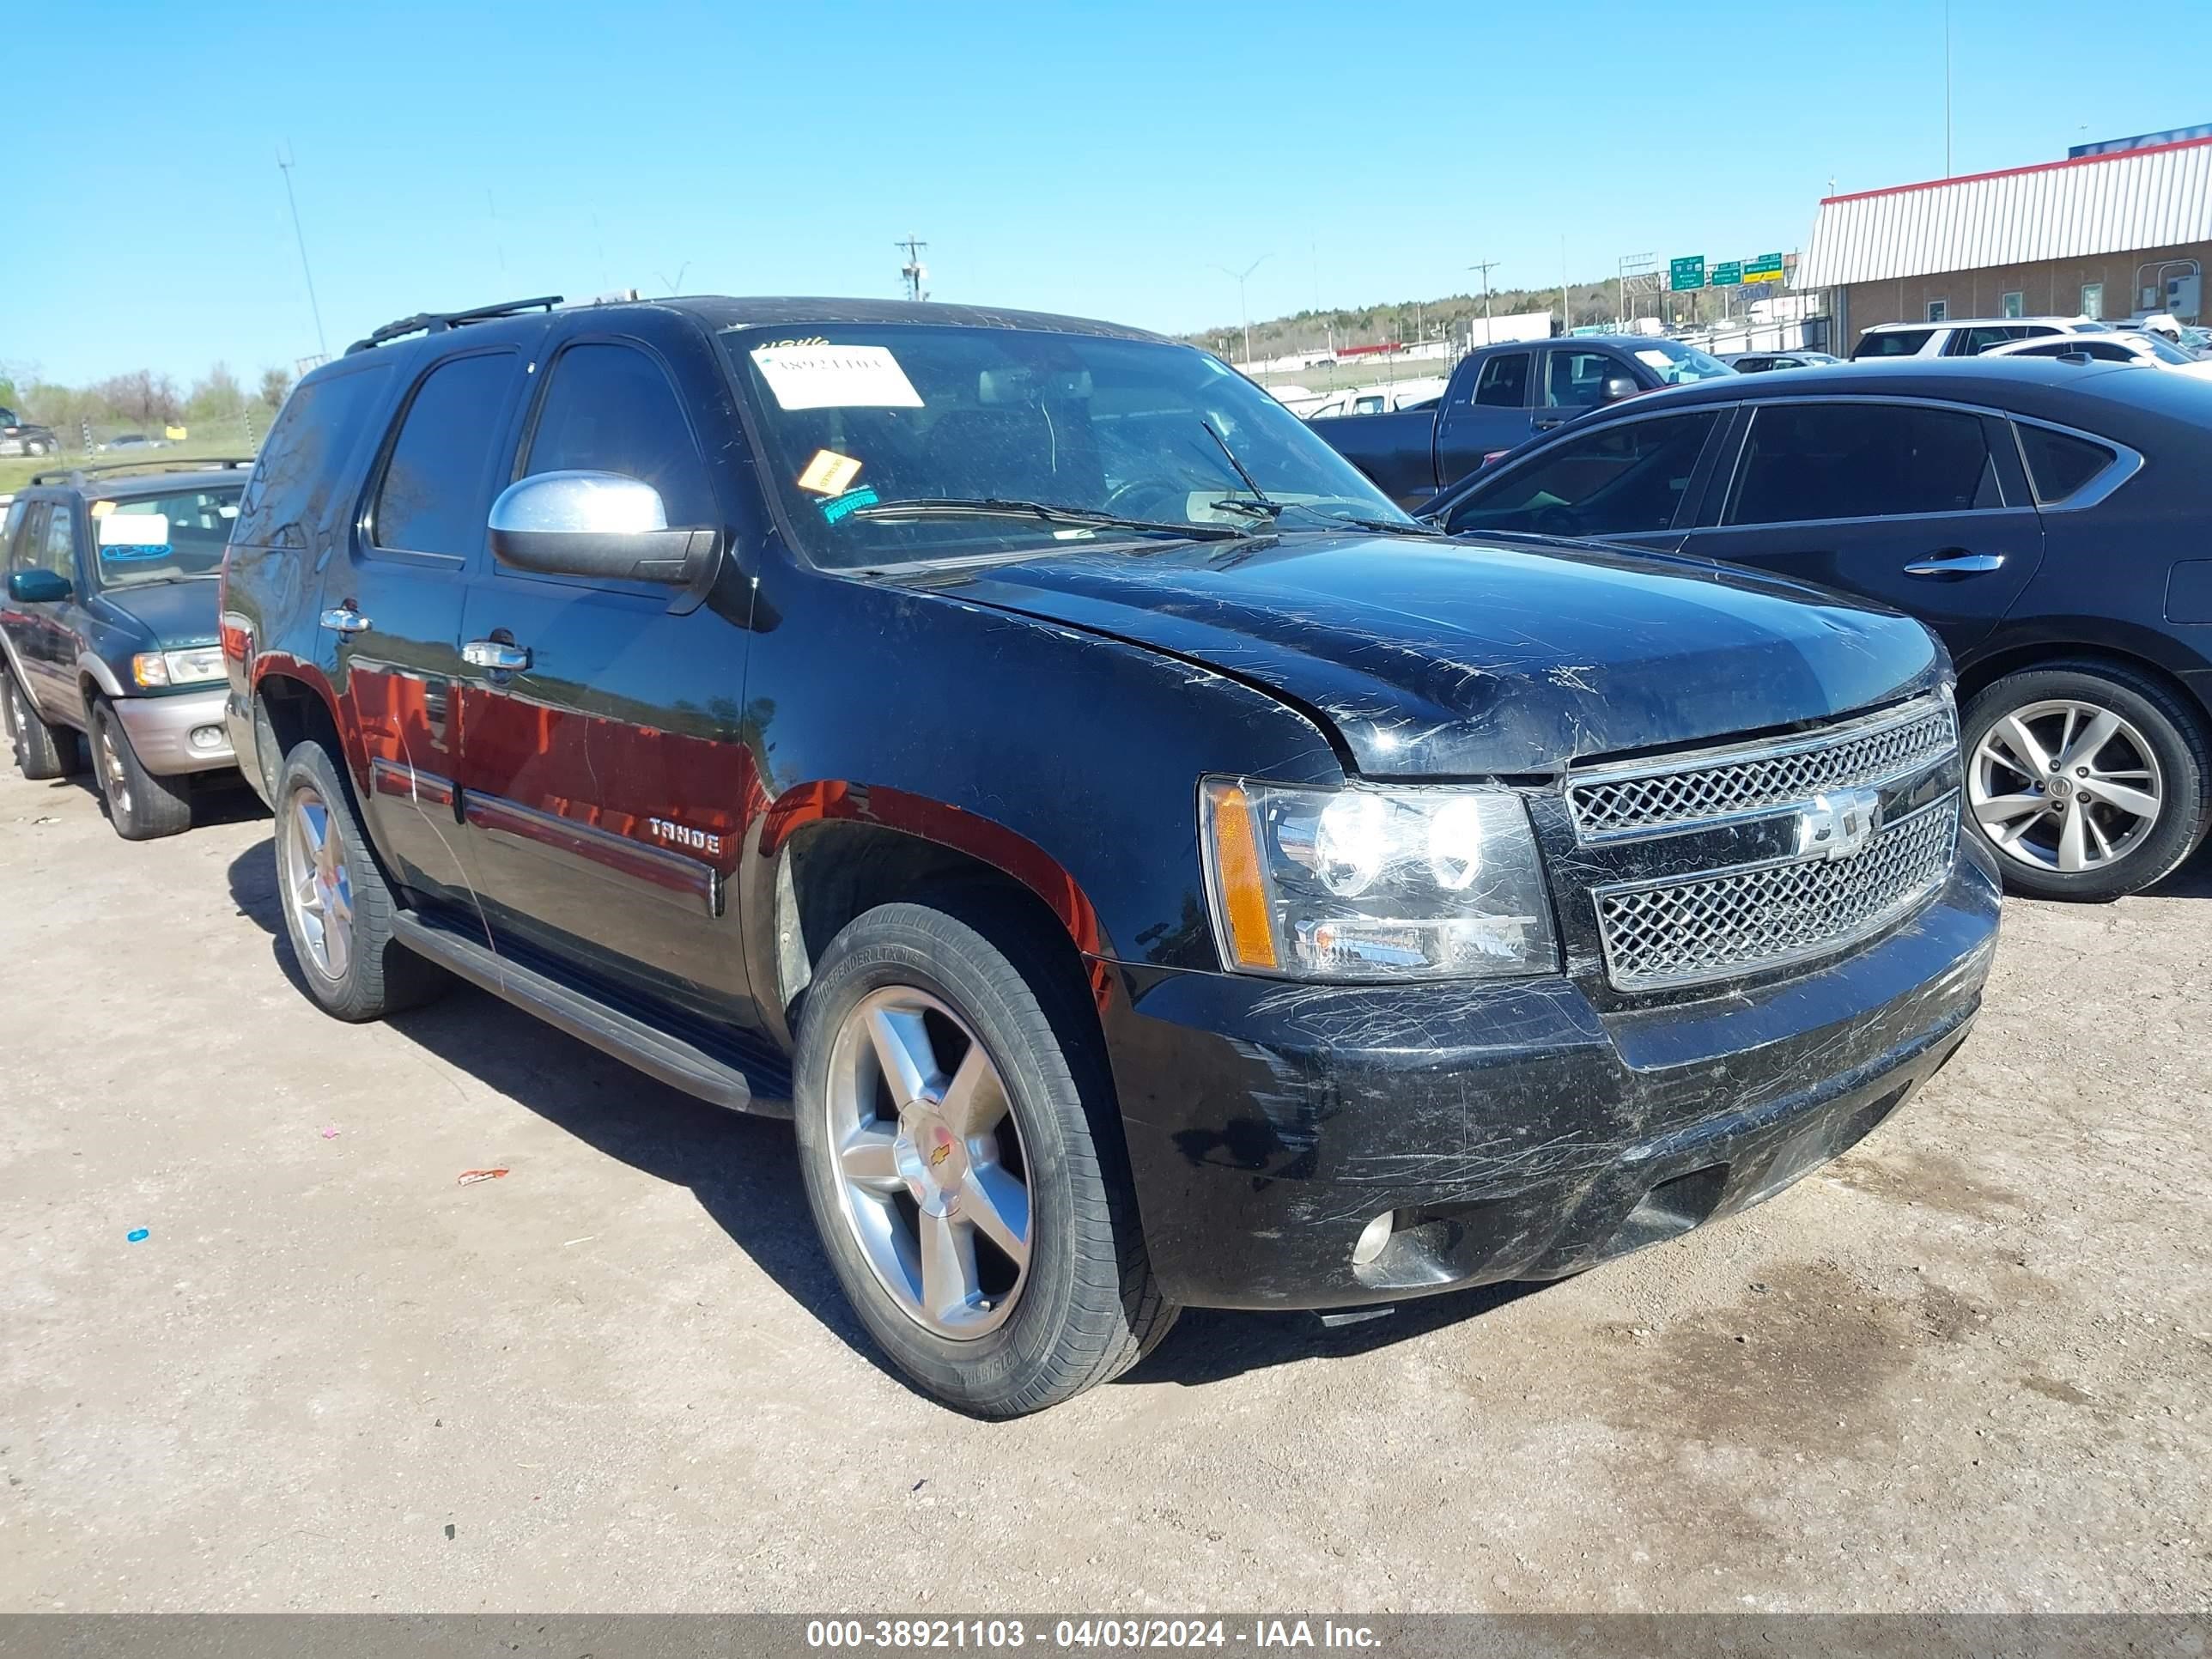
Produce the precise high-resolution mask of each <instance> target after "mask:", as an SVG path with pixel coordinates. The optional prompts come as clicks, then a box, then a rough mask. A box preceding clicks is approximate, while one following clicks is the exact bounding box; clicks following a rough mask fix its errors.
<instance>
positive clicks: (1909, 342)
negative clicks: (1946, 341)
mask: <svg viewBox="0 0 2212 1659" xmlns="http://www.w3.org/2000/svg"><path fill="white" fill-rule="evenodd" d="M1933 333H1935V330H1934V329H1932V328H1893V329H1890V330H1887V331H1885V332H1883V333H1881V334H1869V335H1868V336H1866V337H1864V338H1863V339H1862V340H1861V341H1860V342H1859V343H1858V345H1857V348H1856V349H1854V350H1853V351H1852V353H1851V356H1854V357H1910V356H1912V355H1913V353H1915V352H1917V351H1918V350H1919V349H1920V348H1921V347H1923V346H1924V345H1926V344H1927V343H1928V337H1929V335H1931V334H1933Z"/></svg>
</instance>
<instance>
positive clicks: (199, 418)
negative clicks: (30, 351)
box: [0, 363, 292, 433]
mask: <svg viewBox="0 0 2212 1659" xmlns="http://www.w3.org/2000/svg"><path fill="white" fill-rule="evenodd" d="M291 389H292V376H291V374H290V372H289V370H286V369H282V368H264V369H263V370H262V371H261V379H260V382H259V384H258V385H257V386H254V387H253V388H252V390H250V391H249V390H248V389H247V388H246V386H243V385H242V384H240V380H239V378H238V376H237V375H235V374H232V373H231V371H230V368H229V366H228V364H224V363H217V364H216V365H215V366H214V367H213V368H210V369H209V370H208V372H207V373H206V374H204V375H202V376H200V377H199V378H198V379H197V380H194V381H193V382H192V383H191V386H189V387H188V388H179V386H178V385H177V383H176V381H175V380H174V379H173V378H172V377H171V376H169V375H167V374H161V373H158V372H157V371H155V370H153V369H150V368H139V369H133V370H131V372H130V373H128V374H111V375H109V376H108V377H107V378H106V380H94V381H93V382H91V383H90V384H89V385H86V386H64V385H61V384H59V383H58V382H57V381H52V380H46V379H44V378H43V377H41V376H40V375H38V374H35V373H33V372H30V371H27V370H10V369H9V368H8V366H6V365H4V364H0V405H4V406H6V407H8V408H10V409H13V410H16V411H17V413H19V414H20V415H21V416H22V417H23V418H24V419H25V420H27V421H35V422H38V423H39V424H40V425H42V426H50V427H52V428H54V430H55V431H57V432H60V433H71V432H74V431H76V429H77V428H78V427H79V426H80V425H81V424H84V423H89V424H91V425H93V426H94V427H100V428H109V427H119V426H136V427H148V428H151V427H157V426H184V427H188V428H189V427H192V426H222V425H230V424H235V423H236V422H240V421H242V420H243V419H245V418H246V416H248V415H251V416H253V418H254V419H255V420H256V421H258V422H259V423H260V425H261V427H262V428H263V429H264V431H265V430H266V429H267V428H268V422H269V418H270V416H273V415H274V414H275V413H276V410H277V408H278V406H279V405H280V404H283V401H284V394H285V393H286V392H289V391H290V390H291Z"/></svg>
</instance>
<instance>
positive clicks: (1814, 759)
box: [1567, 698, 1959, 842]
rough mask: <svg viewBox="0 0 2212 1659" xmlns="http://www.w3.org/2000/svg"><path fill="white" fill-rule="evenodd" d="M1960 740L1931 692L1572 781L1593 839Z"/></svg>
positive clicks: (1943, 749) (1888, 769)
mask: <svg viewBox="0 0 2212 1659" xmlns="http://www.w3.org/2000/svg"><path fill="white" fill-rule="evenodd" d="M1958 746H1959V728H1958V720H1957V718H1956V716H1955V715H1954V713H1953V711H1952V708H1951V705H1950V704H1949V703H1948V702H1938V701H1936V700H1935V699H1932V698H1930V699H1926V700H1923V701H1922V702H1916V703H1912V704H1909V705H1907V706H1906V707H1905V708H1896V709H1891V710H1889V711H1887V713H1885V714H1880V715H1876V716H1875V717H1873V718H1872V719H1870V720H1854V721H1850V722H1848V723H1846V724H1844V725H1841V726H1829V727H1827V728H1826V729H1825V730H1822V731H1820V732H1811V733H1808V734H1807V735H1805V736H1803V737H1800V738H1786V739H1784V740H1782V741H1779V742H1773V743H1758V744H1741V745H1737V746H1735V747H1733V748H1729V749H1710V750H1705V751H1703V752H1702V753H1700V754H1698V755H1695V756H1687V757H1681V758H1680V759H1678V760H1674V761H1671V762H1668V761H1652V762H1631V763H1626V764H1624V765H1620V766H1608V767H1602V768H1599V769H1595V770H1592V771H1589V772H1587V773H1582V774H1579V775H1576V776H1574V777H1572V778H1571V779H1570V780H1569V781H1568V784H1567V804H1568V806H1569V808H1570V810H1571V811H1572V812H1573V813H1574V818H1575V829H1576V833H1577V836H1579V837H1580V838H1581V839H1582V840H1583V841H1585V842H1595V841H1608V840H1612V839H1613V838H1615V837H1617V836H1638V835H1651V834H1655V833H1662V832H1666V831H1671V830H1676V829H1691V828H1694V827H1695V826H1697V825H1699V824H1702V823H1717V822H1719V821H1721V820H1723V819H1727V818H1732V817H1743V816H1745V815H1746V814H1748V813H1754V812H1760V811H1769V810H1771V809H1774V808H1777V807H1783V806H1792V805H1798V804H1800V803H1802V802H1804V801H1808V800H1810V799H1812V798H1813V797H1814V795H1817V794H1819V793H1821V792H1822V791H1824V790H1830V789H1844V788H1849V787H1852V786H1854V785H1857V784H1869V783H1874V782H1877V781H1881V780H1884V779H1887V778H1893V777H1898V776H1901V775H1905V774H1908V773H1911V772H1915V771H1918V770H1921V769H1924V768H1926V767H1928V766H1930V765H1932V764H1934V763H1936V761H1938V760H1941V759H1942V758H1944V757H1947V756H1948V755H1949V754H1951V753H1953V752H1954V751H1955V750H1956V749H1957V748H1958Z"/></svg>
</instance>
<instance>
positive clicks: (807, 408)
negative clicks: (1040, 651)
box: [722, 324, 1419, 568]
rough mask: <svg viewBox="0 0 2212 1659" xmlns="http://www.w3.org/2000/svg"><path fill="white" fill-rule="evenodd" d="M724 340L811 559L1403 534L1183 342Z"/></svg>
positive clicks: (1000, 337) (1282, 422)
mask: <svg viewBox="0 0 2212 1659" xmlns="http://www.w3.org/2000/svg"><path fill="white" fill-rule="evenodd" d="M722 340H723V345H724V348H725V349H726V351H727V352H728V354H729V359H730V362H731V363H732V366H733V367H734V368H735V369H736V371H737V373H738V377H739V378H740V379H741V380H744V381H746V382H747V383H748V384H749V385H750V386H751V388H752V392H753V396H754V400H755V406H756V407H757V409H758V410H760V413H761V416H762V418H763V424H764V426H765V428H766V429H765V431H764V433H763V438H764V440H765V446H764V447H765V449H766V452H767V453H766V454H765V456H764V457H763V459H764V462H765V470H766V471H767V473H768V475H769V477H770V478H771V479H772V480H773V481H774V483H775V488H776V489H777V491H778V493H779V495H781V498H782V502H783V506H784V508H785V510H786V512H787V514H788V515H789V518H790V520H791V522H792V524H793V526H795V530H796V534H797V536H798V538H799V542H800V544H801V550H803V551H804V552H805V554H806V555H807V556H808V557H810V558H811V559H812V560H813V561H814V562H816V563H817V564H821V565H825V566H832V567H836V568H854V567H865V566H873V565H887V564H903V563H909V562H915V561H919V560H932V559H971V558H990V557H994V556H1000V555H1003V554H1007V553H1012V552H1016V551H1018V550H1024V549H1034V548H1036V547H1037V546H1039V545H1046V546H1049V545H1051V544H1054V543H1055V542H1072V543H1076V544H1082V543H1085V542H1091V541H1099V542H1104V541H1113V540H1120V539H1126V538H1128V537H1130V536H1139V535H1154V536H1172V535H1174V534H1176V532H1179V531H1183V530H1188V532H1190V533H1191V534H1192V535H1194V536H1200V537H1205V536H1213V537H1218V536H1223V535H1226V534H1234V533H1241V532H1248V531H1251V530H1253V529H1255V528H1258V529H1262V530H1264V529H1265V528H1267V523H1268V521H1269V520H1271V519H1273V520H1275V521H1276V522H1277V524H1278V527H1279V528H1281V529H1285V530H1288V529H1294V528H1297V527H1300V526H1305V527H1310V528H1316V529H1319V528H1323V527H1326V526H1328V525H1329V524H1331V523H1361V522H1363V521H1364V522H1366V523H1369V524H1370V525H1383V526H1389V527H1392V528H1396V527H1400V526H1402V527H1404V528H1406V529H1407V530H1415V529H1418V528H1419V526H1415V525H1414V523H1413V520H1411V519H1409V518H1407V516H1406V515H1405V514H1404V513H1401V511H1400V510H1399V509H1398V508H1397V507H1395V506H1394V505H1392V503H1391V502H1390V501H1389V498H1388V497H1386V496H1384V495H1383V494H1382V493H1381V492H1380V491H1379V490H1377V489H1376V488H1375V486H1374V485H1372V484H1370V483H1368V481H1367V480H1366V478H1365V477H1364V476H1363V475H1361V474H1360V473H1359V472H1358V471H1357V470H1355V469H1354V468H1353V467H1352V464H1351V463H1350V462H1348V461H1346V460H1345V459H1343V458H1342V457H1341V456H1340V455H1339V454H1338V453H1336V452H1335V451H1334V449H1332V448H1330V447H1328V444H1326V443H1325V442H1323V441H1322V440H1321V439H1320V438H1318V437H1316V436H1315V435H1313V434H1312V433H1311V432H1310V431H1309V430H1307V428H1306V425H1305V423H1304V422H1303V421H1301V420H1299V419H1298V417H1297V416H1295V415H1293V414H1291V412H1290V410H1287V409H1285V408H1284V407H1283V406H1282V404H1279V403H1278V402H1276V401H1275V399H1274V398H1271V397H1269V396H1268V395H1267V392H1263V391H1261V389H1260V388H1259V387H1258V386H1255V385H1253V384H1252V383H1251V382H1250V381H1249V380H1245V379H1244V378H1243V376H1242V375H1240V374H1237V373H1236V372H1235V371H1234V370H1232V369H1231V368H1229V367H1228V366H1227V365H1226V364H1225V363H1223V362H1221V361H1220V360H1219V359H1218V358H1216V357H1212V356H1208V355H1206V353H1205V352H1202V351H1199V350H1196V349H1193V348H1191V347H1188V346H1179V345H1170V344H1166V343H1160V342H1154V341H1147V340H1125V339H1114V338H1108V337H1099V336H1093V335H1085V334H1060V333H1052V332H1048V331H1043V330H1016V329H1004V328H964V327H957V326H941V325H933V324H921V325H894V324H865V325H863V324H849V325H829V326H826V327H823V328H822V329H821V330H819V331H817V332H811V333H810V334H808V335H807V336H806V337H805V338H803V339H793V338H791V337H788V335H787V334H785V333H782V332H780V331H775V330H770V329H757V328H754V329H733V330H731V331H728V332H726V334H724V336H723V337H722ZM1016 506H1021V507H1027V508H1029V509H1030V510H1029V511H1026V512H1014V511H1011V510H1009V509H1010V508H1012V507H1016ZM1037 509H1048V510H1049V516H1048V513H1046V512H1042V511H1039V510H1037ZM1085 519H1087V520H1089V521H1088V522H1085V521H1084V520H1085Z"/></svg>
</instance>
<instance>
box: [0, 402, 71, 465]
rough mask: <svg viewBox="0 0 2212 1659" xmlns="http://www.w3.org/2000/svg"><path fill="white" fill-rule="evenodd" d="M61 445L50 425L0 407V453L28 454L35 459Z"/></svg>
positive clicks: (49, 453)
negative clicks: (42, 424)
mask: <svg viewBox="0 0 2212 1659" xmlns="http://www.w3.org/2000/svg"><path fill="white" fill-rule="evenodd" d="M60 447H62V444H61V440H60V439H59V438H58V437H57V436H56V435H54V429H53V428H52V427H50V426H40V424H38V422H35V421H27V420H25V419H24V418H23V417H22V416H20V415H18V414H17V413H16V412H15V410H12V409H8V408H4V407H0V455H28V456H30V457H32V458H33V459H37V458H38V457H39V456H41V455H51V454H53V453H55V452H56V451H57V450H58V449H60Z"/></svg>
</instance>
